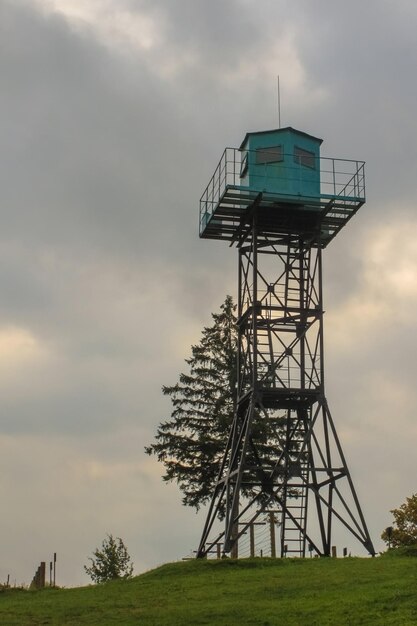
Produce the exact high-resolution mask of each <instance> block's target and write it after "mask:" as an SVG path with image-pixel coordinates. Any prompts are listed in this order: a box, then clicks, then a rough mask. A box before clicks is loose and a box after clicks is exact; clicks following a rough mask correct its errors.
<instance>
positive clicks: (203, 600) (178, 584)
mask: <svg viewBox="0 0 417 626" xmlns="http://www.w3.org/2000/svg"><path fill="white" fill-rule="evenodd" d="M0 624H1V626H14V625H16V626H32V625H40V624H51V625H52V624H54V625H55V624H60V625H65V626H82V625H84V624H88V625H91V626H107V625H116V624H117V625H118V626H130V625H133V624H134V625H135V626H138V625H140V624H146V625H149V626H168V625H169V626H187V625H191V626H194V625H195V626H198V625H200V624H215V625H216V626H217V625H219V626H233V625H235V624H236V625H239V626H249V625H257V626H275V625H280V626H281V625H283V626H295V625H297V626H301V625H302V626H315V625H317V626H326V625H330V624H331V625H332V626H344V625H351V626H360V625H366V624H381V625H384V626H390V625H393V624H395V625H397V624H407V625H412V624H416V625H417V559H416V558H412V557H407V556H399V557H398V558H392V557H391V558H390V557H389V556H383V557H378V558H374V559H371V558H369V559H356V558H348V559H305V560H302V559H282V560H281V559H275V560H272V559H242V560H239V561H232V560H223V561H187V562H183V563H174V564H169V565H164V566H162V567H160V568H158V569H155V570H153V571H151V572H148V573H146V574H143V575H142V576H138V577H136V578H133V579H131V580H127V581H115V582H112V583H107V584H105V585H98V586H91V587H82V588H78V589H61V590H59V589H45V590H42V591H21V592H17V591H12V590H10V591H6V592H3V593H1V594H0Z"/></svg>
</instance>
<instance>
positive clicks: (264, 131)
mask: <svg viewBox="0 0 417 626" xmlns="http://www.w3.org/2000/svg"><path fill="white" fill-rule="evenodd" d="M288 130H290V131H291V132H292V133H295V134H297V135H301V136H302V137H309V139H314V140H315V141H319V142H320V144H321V143H322V142H323V139H320V138H319V137H314V135H310V134H309V133H305V132H303V131H302V130H297V129H296V128H292V126H286V127H285V128H274V129H272V130H258V131H255V132H253V133H246V135H245V138H244V140H243V141H242V143H241V144H240V146H239V150H242V149H243V146H244V145H245V144H246V142H247V140H248V137H250V136H251V135H270V134H271V133H280V132H284V131H288Z"/></svg>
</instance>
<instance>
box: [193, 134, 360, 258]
mask: <svg viewBox="0 0 417 626" xmlns="http://www.w3.org/2000/svg"><path fill="white" fill-rule="evenodd" d="M295 132H297V131H295ZM274 149H275V156H274V154H273V150H274ZM267 150H269V153H267V152H266V149H264V150H263V152H264V153H265V154H266V157H267V158H264V161H265V162H264V164H263V165H262V164H259V160H260V158H259V154H258V155H256V156H255V155H252V157H251V154H250V153H251V151H250V150H242V147H241V148H240V149H239V148H226V149H225V150H224V152H223V155H222V157H221V159H220V162H219V164H218V166H217V168H216V170H215V172H214V174H213V176H212V178H211V180H210V182H209V184H208V185H207V187H206V189H205V191H204V193H203V195H202V196H201V199H200V237H201V238H203V239H220V240H225V241H229V242H232V243H233V242H235V241H236V242H238V241H239V238H240V235H241V233H243V232H245V231H246V229H245V225H249V224H250V222H251V216H252V213H253V211H256V214H257V223H258V232H259V234H260V235H261V236H265V237H274V236H286V235H295V236H299V237H301V238H302V239H303V240H304V241H305V242H306V243H310V244H311V245H313V246H316V247H322V248H324V247H326V246H327V245H328V244H329V243H330V241H331V240H332V239H334V237H335V236H336V235H337V233H338V232H339V231H340V230H341V229H342V228H343V226H345V224H346V223H347V222H348V221H349V220H350V219H351V218H352V217H353V216H354V215H355V213H356V212H357V211H358V209H359V208H360V207H361V206H362V205H363V204H364V203H365V163H364V162H363V161H354V160H347V159H332V158H324V157H320V156H308V157H305V156H303V154H302V153H301V156H299V157H298V160H297V158H296V157H294V154H291V155H286V154H281V153H279V155H278V156H277V154H278V152H277V148H268V149H267ZM252 152H255V151H252ZM258 152H259V151H258ZM271 155H272V158H271ZM287 157H288V158H287ZM251 158H252V161H253V162H255V159H258V160H257V161H256V163H257V165H256V167H253V168H252V172H250V176H248V174H247V167H248V166H247V163H248V160H249V162H250V159H251ZM273 159H275V161H278V160H279V161H282V164H281V166H279V167H277V166H276V165H275V166H274V167H271V162H272V160H273ZM307 159H308V160H307ZM312 170H314V172H312ZM312 175H314V180H313V179H312Z"/></svg>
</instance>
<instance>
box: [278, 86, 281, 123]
mask: <svg viewBox="0 0 417 626" xmlns="http://www.w3.org/2000/svg"><path fill="white" fill-rule="evenodd" d="M277 95H278V128H281V93H280V90H279V74H278V76H277Z"/></svg>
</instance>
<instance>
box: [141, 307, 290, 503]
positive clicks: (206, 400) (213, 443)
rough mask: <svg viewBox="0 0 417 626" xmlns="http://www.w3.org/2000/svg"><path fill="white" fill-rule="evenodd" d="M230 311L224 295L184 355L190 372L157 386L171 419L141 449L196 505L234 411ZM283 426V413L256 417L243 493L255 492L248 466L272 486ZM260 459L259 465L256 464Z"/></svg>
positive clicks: (208, 485) (213, 475) (215, 468)
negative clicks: (168, 400) (168, 404)
mask: <svg viewBox="0 0 417 626" xmlns="http://www.w3.org/2000/svg"><path fill="white" fill-rule="evenodd" d="M235 310H236V306H235V305H234V303H233V300H232V298H231V297H230V296H227V297H226V299H225V301H224V303H223V305H222V306H221V309H220V313H214V314H212V317H213V322H214V323H213V325H212V326H209V327H206V328H204V329H203V332H202V338H201V341H200V343H199V344H198V345H194V346H192V347H191V357H190V358H189V359H186V363H187V365H188V366H189V373H187V374H184V373H182V374H180V376H179V382H178V383H177V384H176V385H173V386H171V387H163V388H162V391H163V393H164V394H165V395H167V396H169V397H170V398H171V402H172V406H173V410H172V413H171V418H170V419H168V420H166V421H164V422H161V424H160V425H159V427H158V429H157V433H156V436H155V442H154V443H152V444H151V445H149V446H147V447H146V448H145V451H146V453H147V454H149V455H155V456H156V457H157V459H158V460H159V461H161V462H162V463H163V465H164V468H165V474H164V475H163V480H165V481H175V482H177V483H178V485H179V488H180V490H181V491H182V493H183V498H182V502H183V504H184V505H187V506H192V507H194V508H196V509H197V510H198V509H199V507H200V506H201V505H203V504H205V503H206V502H207V501H208V500H209V499H210V497H211V495H212V494H213V489H214V484H215V482H216V480H217V477H218V474H219V469H220V465H221V462H222V459H223V455H224V451H225V448H226V444H227V439H228V434H229V430H230V426H231V424H232V420H233V415H234V410H235V403H236V385H237V349H238V333H237V328H236V321H237V319H236V315H235ZM284 421H285V420H284ZM282 425H283V420H282V418H279V417H274V416H272V415H266V414H263V415H258V416H255V419H254V423H253V427H252V438H251V445H252V444H253V445H252V448H251V450H250V451H249V453H248V457H247V463H248V466H249V467H252V470H248V471H247V472H246V474H245V475H246V479H248V480H247V481H246V483H245V482H244V484H243V485H242V494H243V495H244V496H245V495H246V496H249V497H251V496H254V495H256V492H255V491H254V490H253V487H252V484H253V482H254V481H253V480H251V476H250V472H251V471H252V472H253V475H252V477H254V474H256V480H257V482H259V481H261V482H262V483H263V485H264V491H266V492H270V491H271V490H272V489H273V485H272V482H271V477H270V473H269V471H268V470H271V469H272V467H273V466H274V463H275V461H276V458H277V448H279V443H278V435H279V432H280V430H281V429H282ZM260 464H261V465H262V468H263V469H259V465H260ZM268 476H269V477H268ZM255 482H256V481H255ZM269 483H271V484H269ZM220 514H222V511H220Z"/></svg>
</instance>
